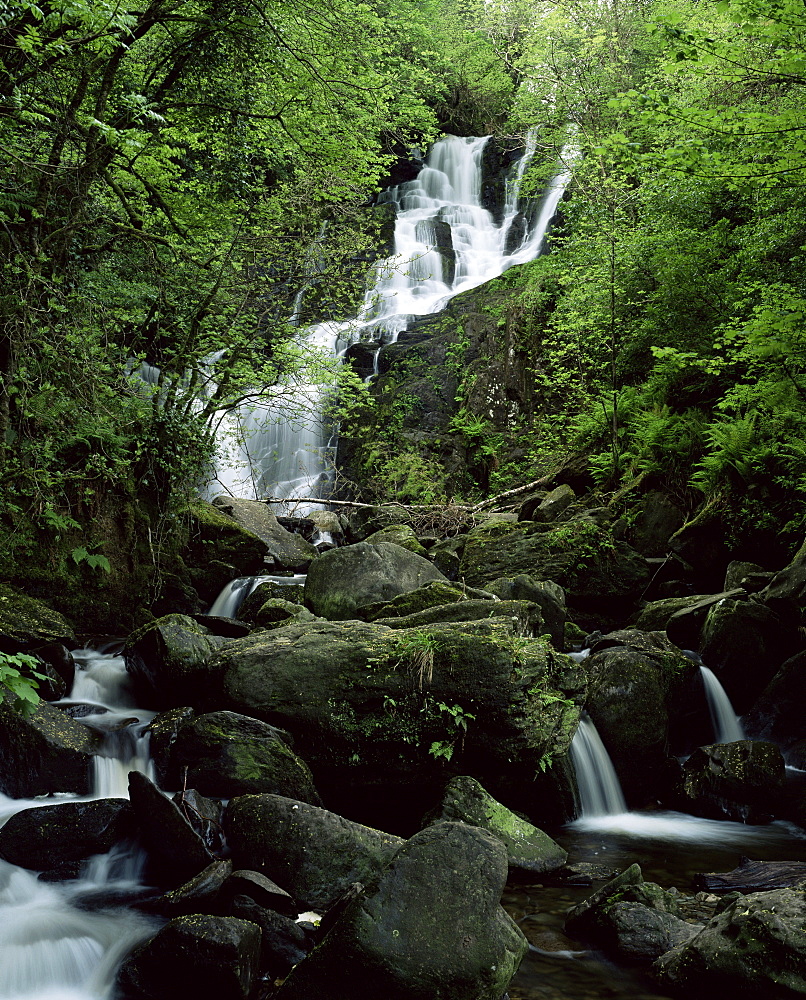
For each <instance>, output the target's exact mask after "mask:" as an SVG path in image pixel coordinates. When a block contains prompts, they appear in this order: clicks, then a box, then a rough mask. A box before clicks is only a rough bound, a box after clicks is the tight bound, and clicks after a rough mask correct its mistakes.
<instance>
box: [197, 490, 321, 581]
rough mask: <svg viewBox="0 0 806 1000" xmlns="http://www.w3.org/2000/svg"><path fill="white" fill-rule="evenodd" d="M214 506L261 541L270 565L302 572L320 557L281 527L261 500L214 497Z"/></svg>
mask: <svg viewBox="0 0 806 1000" xmlns="http://www.w3.org/2000/svg"><path fill="white" fill-rule="evenodd" d="M213 506H214V507H216V509H217V510H219V511H221V513H223V514H225V515H226V516H227V517H231V518H232V519H233V521H235V522H236V523H237V524H239V525H240V526H241V527H242V528H243V529H244V530H245V531H248V532H249V533H250V534H251V535H254V536H255V537H256V538H259V539H260V540H261V541H262V542H263V544H264V545H265V547H266V556H267V561H268V562H269V564H270V565H274V566H276V567H278V568H281V569H291V570H297V571H298V572H300V573H304V572H305V571H306V570H307V569H308V567H309V566H310V565H311V563H312V562H313V560H314V559H316V558H318V556H319V552H318V550H317V549H316V547H315V546H314V545H312V544H311V543H310V542H309V541H306V539H305V538H303V536H302V535H300V534H297V533H296V532H294V531H288V530H287V529H286V528H284V527H283V526H282V525H281V524H280V522H279V521H278V520H277V517H276V516H275V514H274V513H273V512H272V510H271V509H270V508H269V506H268V504H266V503H264V502H263V501H260V500H245V499H241V498H238V497H216V498H215V500H214V501H213Z"/></svg>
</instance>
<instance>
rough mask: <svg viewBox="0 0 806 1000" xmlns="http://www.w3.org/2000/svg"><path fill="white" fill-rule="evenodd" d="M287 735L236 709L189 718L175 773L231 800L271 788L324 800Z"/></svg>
mask: <svg viewBox="0 0 806 1000" xmlns="http://www.w3.org/2000/svg"><path fill="white" fill-rule="evenodd" d="M286 737H287V734H285V733H283V732H282V731H281V730H278V729H277V728H276V727H275V726H270V725H268V724H267V723H265V722H260V721H259V720H257V719H253V718H249V717H248V716H245V715H238V714H237V713H235V712H226V711H223V712H210V713H208V714H206V715H197V716H194V717H193V718H192V719H189V720H188V721H186V722H185V723H184V725H183V726H182V727H181V728H180V729H179V732H178V733H177V736H176V740H175V741H174V743H173V746H172V748H171V772H172V773H177V774H179V775H180V776H182V779H183V783H186V784H187V785H188V786H190V787H191V788H196V789H198V790H199V791H200V792H201V793H202V795H210V796H213V797H219V798H223V799H230V798H233V797H235V796H236V795H248V794H252V793H259V792H271V793H274V794H277V795H286V796H288V797H289V798H293V799H301V800H302V801H304V802H313V803H315V804H318V802H319V794H318V792H317V791H316V788H315V787H314V783H313V777H312V775H311V772H310V769H309V767H308V765H307V764H306V763H305V762H304V761H303V760H301V759H300V758H299V757H298V756H297V755H296V754H295V753H294V751H293V750H292V749H291V748H290V747H289V746H288V744H287V742H286Z"/></svg>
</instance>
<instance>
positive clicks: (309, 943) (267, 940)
mask: <svg viewBox="0 0 806 1000" xmlns="http://www.w3.org/2000/svg"><path fill="white" fill-rule="evenodd" d="M230 912H231V914H232V916H233V917H238V918H239V919H241V920H249V921H251V923H253V924H257V926H258V927H259V928H260V930H261V943H260V956H261V957H260V965H261V968H262V969H264V970H265V971H266V972H267V973H268V975H269V978H271V979H278V978H282V977H283V976H286V975H287V974H288V973H289V972H290V971H291V969H292V968H293V967H294V966H295V965H298V964H299V963H300V962H301V961H302V960H303V959H304V958H305V957H306V956H307V955H308V952H309V951H310V950H311V948H312V947H313V945H314V941H313V940H312V937H311V935H309V934H308V933H307V932H306V931H305V930H304V929H303V928H302V927H301V926H300V925H299V924H298V923H297V922H296V921H295V920H292V919H291V917H286V916H283V914H282V913H277V912H276V911H275V910H271V909H266V908H264V907H262V906H259V905H258V904H257V903H256V902H255V901H254V899H251V898H250V897H249V896H236V897H235V898H234V899H233V900H232V902H231V904H230ZM348 978H349V977H348Z"/></svg>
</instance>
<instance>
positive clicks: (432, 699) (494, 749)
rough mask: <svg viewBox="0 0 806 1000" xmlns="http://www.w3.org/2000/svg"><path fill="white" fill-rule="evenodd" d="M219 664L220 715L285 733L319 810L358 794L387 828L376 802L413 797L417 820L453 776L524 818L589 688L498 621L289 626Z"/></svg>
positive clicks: (567, 666)
mask: <svg viewBox="0 0 806 1000" xmlns="http://www.w3.org/2000/svg"><path fill="white" fill-rule="evenodd" d="M328 555H329V554H328ZM328 555H325V556H322V559H321V562H325V561H326V560H327V558H328ZM485 604H486V602H485ZM213 666H214V669H215V670H216V671H217V672H218V673H219V674H220V677H221V686H222V688H223V694H222V701H223V703H224V704H225V705H226V706H227V707H229V708H231V709H232V710H234V711H238V712H241V713H243V714H248V715H252V716H256V717H258V718H261V719H263V720H264V721H266V722H269V723H270V724H272V725H277V726H280V727H281V728H283V729H286V730H288V731H290V732H291V733H292V735H293V736H294V740H295V747H296V748H297V751H298V753H299V754H300V756H302V757H303V759H305V760H306V761H307V762H308V764H309V765H310V767H311V769H312V771H313V773H314V775H315V777H316V783H317V788H318V789H319V791H320V793H321V794H322V795H323V797H324V800H325V801H326V802H328V801H331V796H332V797H333V799H332V800H333V801H339V802H340V803H344V802H345V795H346V794H348V793H351V792H352V793H353V794H355V795H356V799H357V800H358V799H360V802H358V801H357V802H356V805H357V806H358V812H356V810H355V809H353V808H351V809H350V814H351V815H353V816H357V817H359V818H361V819H362V820H365V821H368V822H370V823H371V824H372V823H379V824H381V825H383V822H384V820H383V819H382V818H379V814H378V813H377V812H374V811H372V810H374V809H375V807H376V806H380V804H381V803H382V802H383V801H393V800H394V801H395V802H399V801H401V797H404V796H406V795H408V794H411V795H412V796H415V797H416V798H415V799H414V800H413V802H414V805H413V806H412V808H417V809H418V811H419V812H420V814H422V812H424V811H425V810H426V809H427V808H428V807H429V806H430V805H431V804H432V803H433V801H434V799H435V798H436V796H437V795H438V794H439V793H440V792H441V790H442V788H444V785H445V781H446V779H448V778H450V777H451V776H452V774H455V773H457V772H458V773H465V774H471V775H472V776H473V777H475V778H477V779H478V780H479V781H480V782H482V784H483V785H484V787H485V788H487V789H488V790H489V791H490V792H491V794H494V795H496V796H497V797H499V798H502V799H503V800H504V801H506V802H508V803H510V804H511V805H512V806H513V807H515V808H522V809H525V810H528V808H529V807H530V806H533V805H534V795H533V792H532V784H533V782H534V776H535V773H536V772H537V771H539V770H540V763H539V762H540V760H541V758H543V757H544V755H549V756H560V755H562V754H563V753H565V752H566V751H567V749H568V747H569V745H570V741H571V738H572V736H573V732H574V729H575V727H576V724H577V720H578V718H579V712H580V708H579V703H580V702H581V700H582V696H583V694H584V688H585V670H584V668H583V667H582V666H580V665H578V664H574V663H573V662H572V661H570V660H568V659H567V658H566V657H564V656H562V655H560V654H557V653H555V652H554V651H553V650H552V649H551V648H550V647H549V646H548V644H546V643H545V642H543V641H542V640H539V639H532V640H530V639H525V638H523V637H522V636H521V635H519V634H518V631H517V629H516V628H515V627H514V626H513V624H512V622H510V621H509V620H508V619H505V618H504V619H499V618H494V619H489V620H487V621H480V622H467V623H459V624H447V625H432V626H427V627H426V626H424V627H421V628H417V629H395V630H393V629H391V628H386V627H385V626H382V625H379V624H366V623H363V622H341V623H340V622H321V623H318V624H316V625H307V626H289V627H287V628H284V629H279V630H276V631H274V632H266V633H259V634H255V635H252V636H250V637H248V638H246V639H240V640H235V641H233V642H231V643H228V644H227V646H226V647H224V648H223V649H222V650H221V652H220V654H219V656H218V657H217V658H216V659H215V661H214V664H213ZM219 704H221V701H219ZM544 763H545V761H544ZM460 769H461V770H460ZM340 808H342V809H344V805H343V804H342V805H341V806H340ZM364 810H366V811H364ZM415 814H416V813H415ZM410 815H411V810H410Z"/></svg>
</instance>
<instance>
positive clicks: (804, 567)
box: [759, 542, 806, 620]
mask: <svg viewBox="0 0 806 1000" xmlns="http://www.w3.org/2000/svg"><path fill="white" fill-rule="evenodd" d="M759 596H760V597H761V599H762V600H763V601H764V602H765V603H766V604H768V605H769V606H770V607H771V608H773V609H774V610H776V611H778V612H780V613H781V614H782V615H787V616H790V617H792V618H800V619H801V620H802V618H803V614H804V612H806V542H804V543H803V545H801V547H800V548H799V549H798V551H797V552H796V553H795V556H794V558H793V559H792V561H791V562H790V563H789V565H788V566H785V567H784V568H783V569H782V570H781V571H780V572H779V573H776V574H775V576H774V577H773V578H772V580H771V581H770V583H769V584H768V585H767V586H766V587H765V588H764V590H762V591H761V593H760V594H759Z"/></svg>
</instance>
